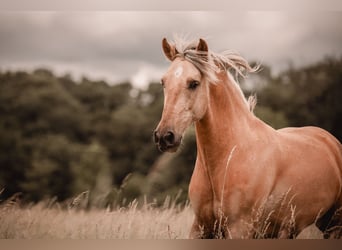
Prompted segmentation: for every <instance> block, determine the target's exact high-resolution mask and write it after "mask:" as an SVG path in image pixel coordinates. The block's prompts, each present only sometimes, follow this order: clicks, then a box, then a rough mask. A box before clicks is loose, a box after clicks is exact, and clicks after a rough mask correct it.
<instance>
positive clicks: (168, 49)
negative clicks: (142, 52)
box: [162, 38, 178, 61]
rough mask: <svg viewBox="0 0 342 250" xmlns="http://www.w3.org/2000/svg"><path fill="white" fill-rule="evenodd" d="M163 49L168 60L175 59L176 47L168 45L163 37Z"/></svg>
mask: <svg viewBox="0 0 342 250" xmlns="http://www.w3.org/2000/svg"><path fill="white" fill-rule="evenodd" d="M162 45H163V51H164V54H165V56H166V57H167V58H168V59H169V60H170V61H173V60H174V59H175V56H176V55H177V53H178V52H177V49H176V48H175V46H174V45H170V44H169V43H168V41H167V40H166V38H163V42H162Z"/></svg>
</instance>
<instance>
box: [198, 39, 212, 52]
mask: <svg viewBox="0 0 342 250" xmlns="http://www.w3.org/2000/svg"><path fill="white" fill-rule="evenodd" d="M196 49H197V50H198V51H203V52H208V50H209V49H208V44H207V42H206V41H204V40H203V39H202V38H200V40H199V43H198V45H197V48H196Z"/></svg>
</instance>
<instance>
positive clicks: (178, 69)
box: [175, 66, 183, 78]
mask: <svg viewBox="0 0 342 250" xmlns="http://www.w3.org/2000/svg"><path fill="white" fill-rule="evenodd" d="M182 73H183V67H181V66H179V67H178V68H177V69H176V71H175V77H177V78H179V77H180V76H181V75H182Z"/></svg>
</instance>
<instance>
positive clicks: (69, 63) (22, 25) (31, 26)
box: [0, 10, 342, 87]
mask: <svg viewBox="0 0 342 250" xmlns="http://www.w3.org/2000/svg"><path fill="white" fill-rule="evenodd" d="M175 33H177V34H183V35H188V36H190V37H193V38H199V37H202V38H206V39H207V42H208V44H209V47H210V49H212V50H213V51H217V52H219V51H223V50H226V49H232V50H235V51H238V52H240V53H241V54H242V55H243V56H244V57H246V58H247V59H248V60H249V61H259V62H261V63H263V64H267V65H270V66H271V67H272V68H273V70H274V72H275V73H276V72H279V71H281V70H283V69H285V68H286V67H288V65H289V64H293V65H295V66H302V65H307V64H310V63H313V62H316V61H318V60H320V59H322V58H324V57H325V56H328V55H329V56H342V12H332V11H311V12H310V11H307V12H304V11H297V12H296V11H243V10H242V11H222V12H220V11H211V12H210V11H197V12H195V11H181V12H177V11H172V12H171V11H136V12H134V11H107V12H104V11H102V12H101V11H100V12H95V11H90V12H85V11H76V12H73V11H66V12H48V11H43V12H37V11H35V12H29V11H23V12H6V11H1V12H0V70H7V69H28V70H32V69H34V68H36V67H46V68H49V69H51V70H53V71H54V72H55V73H56V74H65V73H70V74H71V75H72V76H74V77H75V78H78V77H80V76H83V75H84V76H87V77H89V78H91V79H104V80H106V81H108V82H110V83H116V82H120V81H125V80H130V81H132V82H133V83H134V84H135V86H138V87H139V86H140V87H143V86H146V83H147V82H149V81H150V80H156V79H159V78H160V76H161V75H162V73H163V72H164V71H165V69H166V68H167V66H168V62H167V60H166V59H165V58H164V56H163V54H162V50H161V40H162V38H163V37H167V38H169V39H172V37H173V34H175Z"/></svg>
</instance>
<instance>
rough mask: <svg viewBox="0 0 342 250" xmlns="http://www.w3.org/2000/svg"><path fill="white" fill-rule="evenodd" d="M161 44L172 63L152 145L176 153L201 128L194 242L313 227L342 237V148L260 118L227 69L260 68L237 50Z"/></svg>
mask: <svg viewBox="0 0 342 250" xmlns="http://www.w3.org/2000/svg"><path fill="white" fill-rule="evenodd" d="M162 45H163V46H162V47H163V51H164V53H165V55H166V57H167V58H168V59H169V60H170V61H171V62H172V63H171V66H170V67H169V69H168V71H167V72H166V74H165V75H164V76H163V78H162V81H161V83H162V85H163V87H164V97H165V99H164V110H163V113H162V118H161V121H160V123H159V125H158V126H157V128H156V130H155V131H154V140H155V143H156V144H157V146H158V147H159V149H160V150H161V151H169V152H174V151H176V150H177V148H178V146H179V145H180V143H181V140H182V135H183V133H184V131H185V130H186V128H187V127H189V126H190V125H191V124H192V123H195V128H196V140H197V160H196V165H195V168H194V172H193V174H192V177H191V182H190V186H189V197H190V201H191V204H192V207H193V209H194V212H195V220H194V223H193V226H192V228H191V232H190V238H217V237H219V238H221V237H222V238H270V237H277V238H294V237H296V236H297V235H298V234H299V233H300V232H301V231H302V230H303V229H304V228H305V227H307V226H308V225H310V224H313V223H315V224H316V225H317V226H318V228H319V229H320V230H321V231H322V232H323V233H324V237H325V238H341V237H342V229H341V228H342V215H341V214H342V213H341V212H342V211H341V207H342V147H341V144H340V142H339V141H338V140H337V139H336V138H334V137H333V136H332V135H331V134H329V133H328V132H327V131H325V130H323V129H320V128H317V127H303V128H284V129H280V130H275V129H273V128H271V127H270V126H268V125H267V124H265V123H264V122H262V121H261V120H259V119H258V118H257V117H256V116H255V115H254V114H253V112H252V111H251V107H250V106H251V105H249V103H248V101H246V99H245V98H244V95H243V93H242V91H241V88H240V87H239V85H238V84H237V83H236V82H235V80H234V79H233V78H232V77H231V75H230V73H229V71H228V70H229V69H233V70H235V72H237V73H238V74H240V75H243V74H244V73H243V72H244V71H243V70H246V71H249V72H251V71H255V70H256V69H255V68H251V67H250V66H249V64H248V63H247V61H246V60H245V59H243V58H242V57H241V56H239V55H238V54H235V53H227V52H224V53H221V54H218V53H214V52H212V51H210V50H208V46H207V43H206V42H205V41H204V40H203V39H200V40H199V42H187V41H184V40H179V41H176V42H175V43H171V44H170V43H168V42H167V40H166V39H163V42H162Z"/></svg>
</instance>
